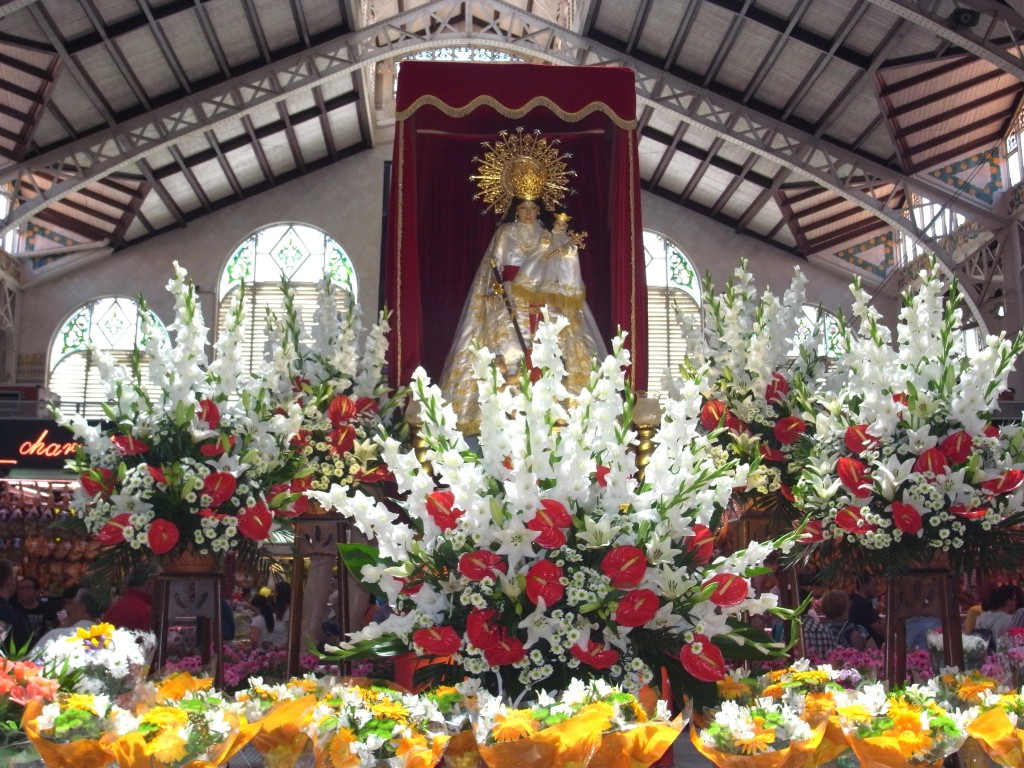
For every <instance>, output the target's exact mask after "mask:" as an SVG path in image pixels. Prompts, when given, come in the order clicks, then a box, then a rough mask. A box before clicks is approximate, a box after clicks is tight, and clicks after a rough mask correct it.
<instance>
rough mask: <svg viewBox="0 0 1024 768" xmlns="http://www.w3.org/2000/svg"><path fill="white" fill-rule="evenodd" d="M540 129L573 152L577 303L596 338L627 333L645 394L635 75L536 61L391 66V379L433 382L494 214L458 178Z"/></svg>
mask: <svg viewBox="0 0 1024 768" xmlns="http://www.w3.org/2000/svg"><path fill="white" fill-rule="evenodd" d="M518 127H522V128H523V129H524V130H526V131H533V130H535V129H538V130H540V131H541V134H542V135H543V136H544V137H545V138H548V139H558V140H559V141H560V145H559V147H558V148H559V150H560V151H562V152H567V153H569V154H571V155H572V157H571V159H570V160H569V161H568V166H569V167H570V168H571V169H572V170H573V171H575V172H576V176H575V178H573V179H572V180H571V185H572V187H573V189H574V190H575V194H574V195H572V196H571V197H567V198H566V200H565V206H566V208H567V210H568V212H569V213H570V214H571V215H572V216H573V221H572V228H573V229H574V230H576V231H585V232H587V233H588V235H589V236H588V238H587V246H586V248H585V250H583V251H581V253H580V261H581V266H582V271H583V279H584V282H585V283H586V286H587V300H588V302H589V304H590V308H591V310H592V312H593V313H594V316H595V318H596V320H597V323H598V326H599V327H600V329H601V332H602V334H603V335H604V336H605V338H606V340H610V339H611V338H612V336H614V335H615V333H616V330H617V329H618V328H622V329H624V330H626V331H628V332H629V334H630V335H629V346H630V347H631V350H632V354H633V363H634V365H633V372H632V379H633V384H634V386H635V387H636V388H637V389H644V388H645V387H646V371H647V361H646V348H647V294H646V287H645V281H644V260H643V237H642V232H643V226H642V224H641V219H640V177H639V168H638V158H637V137H636V96H635V89H634V75H633V71H632V70H630V69H627V68H623V67H563V66H553V65H551V66H549V65H537V64H489V63H488V64H476V63H472V64H471V63H456V62H433V61H429V62H428V61H407V62H403V63H402V68H401V71H400V74H399V78H398V95H397V125H396V129H395V147H394V163H393V167H392V182H391V197H390V211H389V215H388V238H387V254H386V259H385V264H386V266H385V269H386V273H385V280H386V285H387V288H386V301H387V305H388V306H389V307H390V308H391V309H392V310H393V316H392V323H391V324H392V338H391V346H390V361H389V362H390V372H391V378H392V383H393V384H404V383H406V382H408V381H409V379H410V377H411V376H412V372H413V370H415V368H416V366H418V365H422V366H423V367H424V368H425V369H426V371H427V373H428V374H429V375H430V376H431V378H432V379H433V380H435V381H436V380H438V379H439V378H440V376H441V370H442V368H443V367H444V361H445V357H446V355H447V353H448V347H449V345H450V344H451V341H452V337H453V336H454V334H455V330H456V326H457V325H458V319H459V313H460V311H461V309H462V304H463V301H464V300H465V298H466V293H467V291H468V290H469V285H470V282H471V280H472V277H473V274H474V272H475V270H476V268H477V266H478V265H479V263H480V259H481V258H482V256H483V253H484V250H485V249H486V247H487V244H488V242H489V241H490V239H491V235H492V234H493V233H494V228H495V226H496V225H497V223H498V217H496V216H495V215H493V214H487V215H485V216H484V215H481V214H482V211H483V207H484V205H483V203H481V202H480V201H476V200H473V199H472V198H473V195H474V194H475V193H476V192H477V188H476V185H475V183H474V182H472V181H471V180H470V178H469V177H470V175H472V174H473V173H475V172H476V171H477V167H476V164H475V163H474V162H473V158H474V157H477V156H480V155H482V154H483V151H484V150H483V148H482V147H481V143H482V142H484V141H489V142H491V143H492V144H493V143H494V142H495V141H496V140H497V139H498V132H499V131H500V130H503V129H504V130H509V131H512V130H514V129H516V128H518Z"/></svg>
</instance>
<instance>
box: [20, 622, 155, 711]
mask: <svg viewBox="0 0 1024 768" xmlns="http://www.w3.org/2000/svg"><path fill="white" fill-rule="evenodd" d="M155 650H156V638H155V637H154V636H153V635H152V634H150V633H149V632H136V631H133V630H130V629H121V628H118V627H114V626H113V625H112V624H102V623H101V624H95V625H93V626H91V627H88V628H79V629H77V630H76V631H75V634H73V635H67V636H65V637H60V638H57V639H56V640H53V641H51V642H49V643H47V644H46V646H45V647H44V648H43V649H42V651H41V653H40V656H39V661H40V663H42V664H44V665H46V666H47V667H49V668H55V669H62V668H67V669H73V670H75V671H76V679H75V681H74V684H73V685H72V690H74V691H76V692H77V693H91V694H105V695H107V696H113V697H116V696H119V695H120V694H123V693H127V692H129V691H131V690H133V689H134V688H135V686H136V685H138V682H139V681H140V680H143V679H145V677H146V675H147V674H149V665H150V662H151V661H152V660H153V652H154V651H155Z"/></svg>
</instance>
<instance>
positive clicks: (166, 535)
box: [146, 518, 181, 555]
mask: <svg viewBox="0 0 1024 768" xmlns="http://www.w3.org/2000/svg"><path fill="white" fill-rule="evenodd" d="M180 536H181V534H180V533H179V532H178V526H176V525H175V524H174V523H172V522H171V521H170V520H164V519H163V518H157V519H156V520H154V521H153V522H152V523H150V526H149V533H148V534H147V536H146V539H147V543H148V544H149V548H150V549H151V550H153V554H155V555H166V554H167V553H168V552H170V551H171V550H172V549H174V545H175V544H177V543H178V538H179V537H180Z"/></svg>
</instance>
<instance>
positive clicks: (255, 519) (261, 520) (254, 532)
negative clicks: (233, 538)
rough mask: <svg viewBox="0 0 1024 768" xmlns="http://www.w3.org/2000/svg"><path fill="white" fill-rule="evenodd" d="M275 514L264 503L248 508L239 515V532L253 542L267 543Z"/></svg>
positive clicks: (257, 503) (259, 502)
mask: <svg viewBox="0 0 1024 768" xmlns="http://www.w3.org/2000/svg"><path fill="white" fill-rule="evenodd" d="M273 523H274V513H273V512H271V511H270V510H269V509H267V505H266V504H265V503H264V502H262V501H257V502H256V503H255V504H253V505H252V506H251V507H246V508H245V509H243V510H242V511H241V512H239V513H238V532H239V533H240V534H242V535H243V536H245V537H246V538H247V539H252V540H253V541H265V540H266V538H267V537H268V536H270V526H271V525H273Z"/></svg>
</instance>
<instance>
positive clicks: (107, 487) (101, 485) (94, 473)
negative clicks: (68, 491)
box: [78, 467, 114, 496]
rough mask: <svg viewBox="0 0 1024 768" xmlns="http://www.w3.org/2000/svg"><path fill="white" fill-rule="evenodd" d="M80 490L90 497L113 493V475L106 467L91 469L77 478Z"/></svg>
mask: <svg viewBox="0 0 1024 768" xmlns="http://www.w3.org/2000/svg"><path fill="white" fill-rule="evenodd" d="M78 482H80V483H81V484H82V489H83V490H84V491H85V492H86V493H87V494H89V495H90V496H98V495H99V494H101V493H113V492H114V473H113V471H112V470H109V469H107V468H106V467H93V468H92V469H87V470H86V471H85V472H83V473H82V474H81V475H79V476H78Z"/></svg>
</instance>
